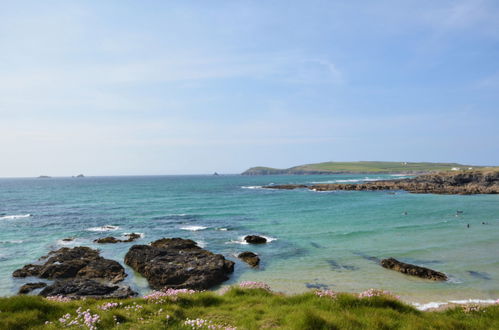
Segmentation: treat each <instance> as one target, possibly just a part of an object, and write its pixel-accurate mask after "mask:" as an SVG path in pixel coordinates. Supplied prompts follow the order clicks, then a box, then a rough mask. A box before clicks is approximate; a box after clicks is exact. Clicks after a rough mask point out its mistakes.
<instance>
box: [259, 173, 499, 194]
mask: <svg viewBox="0 0 499 330" xmlns="http://www.w3.org/2000/svg"><path fill="white" fill-rule="evenodd" d="M263 188H267V189H284V190H290V189H300V188H308V189H310V190H314V191H333V190H357V191H364V190H365V191H376V190H405V191H408V192H411V193H417V194H462V195H469V194H499V170H495V171H462V172H442V173H435V174H425V175H420V176H417V177H415V178H412V179H402V180H384V181H374V182H367V183H359V184H339V183H334V184H314V185H302V184H299V185H290V184H285V185H271V186H264V187H263Z"/></svg>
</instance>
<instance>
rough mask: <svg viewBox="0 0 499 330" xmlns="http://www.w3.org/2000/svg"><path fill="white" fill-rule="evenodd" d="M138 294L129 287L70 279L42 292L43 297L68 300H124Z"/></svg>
mask: <svg viewBox="0 0 499 330" xmlns="http://www.w3.org/2000/svg"><path fill="white" fill-rule="evenodd" d="M136 294H137V293H136V292H134V291H133V290H132V289H130V287H129V286H118V285H110V284H107V283H102V282H99V281H96V280H92V279H70V280H63V281H56V282H55V283H54V284H52V285H50V286H47V287H46V288H45V289H43V290H42V291H41V292H40V295H41V296H44V297H48V296H59V295H61V296H65V297H68V298H81V297H86V298H103V299H107V298H117V299H124V298H129V297H131V296H135V295H136Z"/></svg>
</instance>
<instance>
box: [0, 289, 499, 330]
mask: <svg viewBox="0 0 499 330" xmlns="http://www.w3.org/2000/svg"><path fill="white" fill-rule="evenodd" d="M323 292H325V293H326V294H325V295H322V296H320V295H318V294H314V293H312V292H311V293H305V294H300V295H293V296H286V295H282V294H277V293H272V292H270V291H268V290H266V289H247V288H246V289H241V288H231V289H230V290H228V292H226V293H225V294H223V295H220V294H217V293H214V292H201V293H194V294H188V293H187V294H172V295H165V296H154V295H152V296H151V297H149V298H147V297H146V298H134V299H125V300H94V299H86V300H76V301H69V302H59V301H51V300H48V299H45V298H42V297H39V296H14V297H9V298H0V311H1V312H0V328H1V329H16V330H21V329H61V328H74V329H77V328H80V329H81V328H83V329H166V328H168V329H264V328H280V329H494V328H495V329H497V328H499V305H498V304H495V305H492V306H488V307H480V306H465V307H463V306H458V307H455V308H452V309H447V310H444V311H438V312H422V311H418V310H416V309H415V308H413V307H411V306H409V305H406V304H404V303H402V302H400V301H398V300H397V298H395V297H391V296H389V295H388V296H384V295H382V296H376V295H374V296H367V297H364V298H359V297H357V296H354V295H352V294H338V295H336V294H332V295H331V292H329V293H330V294H329V295H328V291H323Z"/></svg>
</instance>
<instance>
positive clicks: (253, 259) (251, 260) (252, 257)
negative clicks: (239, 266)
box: [237, 251, 260, 267]
mask: <svg viewBox="0 0 499 330" xmlns="http://www.w3.org/2000/svg"><path fill="white" fill-rule="evenodd" d="M237 257H238V258H239V259H241V260H242V261H244V262H245V263H247V264H248V265H250V266H251V267H257V266H258V265H259V264H260V258H259V257H258V255H257V254H255V253H253V252H250V251H245V252H241V253H239V255H238V256H237Z"/></svg>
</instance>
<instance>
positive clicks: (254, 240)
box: [244, 235, 267, 244]
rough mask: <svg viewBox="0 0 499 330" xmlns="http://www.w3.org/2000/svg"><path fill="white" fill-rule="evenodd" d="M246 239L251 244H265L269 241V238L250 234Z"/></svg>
mask: <svg viewBox="0 0 499 330" xmlns="http://www.w3.org/2000/svg"><path fill="white" fill-rule="evenodd" d="M244 240H245V241H246V242H247V243H249V244H263V243H267V239H266V238H265V237H262V236H258V235H248V236H246V237H244Z"/></svg>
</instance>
